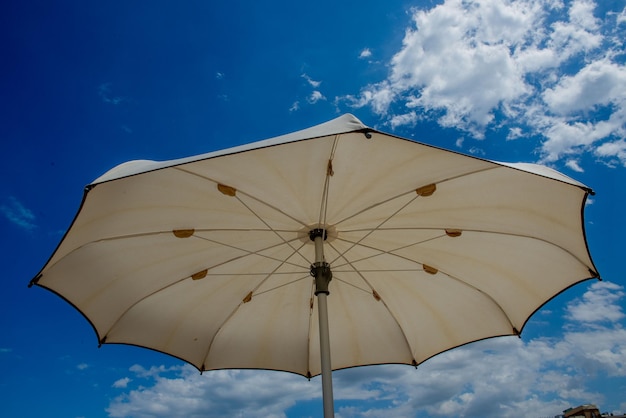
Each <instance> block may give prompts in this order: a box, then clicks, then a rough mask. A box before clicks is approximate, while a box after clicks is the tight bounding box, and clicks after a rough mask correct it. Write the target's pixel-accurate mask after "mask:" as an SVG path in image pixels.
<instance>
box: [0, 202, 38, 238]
mask: <svg viewBox="0 0 626 418" xmlns="http://www.w3.org/2000/svg"><path fill="white" fill-rule="evenodd" d="M0 213H2V214H3V215H4V217H5V218H7V220H9V221H10V222H11V223H13V224H15V225H17V226H19V227H21V228H24V229H26V230H29V231H30V230H33V229H35V228H36V227H37V225H36V224H35V220H36V218H35V214H34V213H33V211H31V210H30V209H28V208H26V207H25V206H24V205H23V204H22V202H20V201H19V200H18V199H17V198H16V197H14V196H9V197H8V199H7V202H6V203H5V204H2V205H0Z"/></svg>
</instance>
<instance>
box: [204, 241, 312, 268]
mask: <svg viewBox="0 0 626 418" xmlns="http://www.w3.org/2000/svg"><path fill="white" fill-rule="evenodd" d="M194 237H196V238H198V239H201V240H204V241H208V242H212V243H214V244H218V245H222V246H224V247H229V248H233V249H235V250H239V251H243V252H245V253H246V254H243V255H240V256H237V257H234V258H231V259H228V260H226V261H224V262H222V263H219V264H215V265H214V266H211V267H210V268H215V267H218V266H221V265H224V264H228V263H230V262H231V261H235V260H239V259H241V258H244V257H247V256H249V255H258V256H259V257H264V258H267V259H269V260H272V261H278V262H284V263H285V264H288V265H290V266H294V267H300V268H305V269H306V268H308V266H301V265H298V264H296V263H292V262H287V261H284V260H281V259H279V258H275V257H270V256H269V255H265V254H261V251H265V250H269V249H272V248H276V247H279V246H281V245H283V244H288V242H292V241H295V240H296V239H293V240H289V241H285V240H283V242H281V243H278V244H274V245H270V246H269V247H265V248H262V249H260V250H257V251H250V250H246V249H243V248H239V247H236V246H234V245H230V244H225V243H223V242H220V241H216V240H213V239H209V238H206V237H201V236H197V235H194ZM288 245H289V244H288ZM289 247H290V248H291V249H292V250H294V251H295V252H298V250H299V249H300V248H302V246H300V248H298V249H295V248H293V247H292V246H291V245H289ZM292 255H293V253H292Z"/></svg>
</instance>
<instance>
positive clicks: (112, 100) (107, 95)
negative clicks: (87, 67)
mask: <svg viewBox="0 0 626 418" xmlns="http://www.w3.org/2000/svg"><path fill="white" fill-rule="evenodd" d="M112 85H113V83H102V84H100V85H99V86H98V96H100V98H101V99H102V101H103V102H104V103H109V104H112V105H119V104H120V103H123V102H126V101H128V98H126V97H124V96H117V95H114V94H113V93H112V89H111V87H112Z"/></svg>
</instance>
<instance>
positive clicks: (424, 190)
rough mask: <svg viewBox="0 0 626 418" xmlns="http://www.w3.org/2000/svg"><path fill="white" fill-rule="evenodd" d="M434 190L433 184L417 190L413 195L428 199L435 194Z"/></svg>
mask: <svg viewBox="0 0 626 418" xmlns="http://www.w3.org/2000/svg"><path fill="white" fill-rule="evenodd" d="M435 190H437V185H436V184H434V183H433V184H428V185H426V186H422V187H420V188H418V189H417V190H415V193H417V194H418V195H420V196H423V197H428V196H432V194H433V193H435Z"/></svg>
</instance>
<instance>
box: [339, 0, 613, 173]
mask: <svg viewBox="0 0 626 418" xmlns="http://www.w3.org/2000/svg"><path fill="white" fill-rule="evenodd" d="M594 13H596V4H595V3H594V2H593V1H592V0H573V1H570V2H565V3H564V2H561V1H560V0H519V1H511V0H470V1H464V0H446V1H445V2H444V3H442V4H439V5H438V6H436V7H433V8H431V9H428V10H422V9H416V10H414V11H413V12H412V21H413V25H412V26H411V27H409V28H408V29H407V30H406V34H405V37H404V40H403V42H402V46H401V48H400V50H399V51H398V52H397V53H396V54H395V55H394V57H393V58H392V60H391V62H390V64H389V67H390V71H389V75H388V77H387V78H386V79H385V80H383V81H380V82H378V83H374V84H371V85H368V86H365V87H363V89H362V90H361V92H360V93H359V94H358V95H351V96H350V95H349V96H344V97H342V98H340V99H339V101H344V102H346V103H347V104H348V105H349V106H353V107H363V106H371V108H372V110H373V111H374V112H375V113H377V114H378V115H380V117H381V118H383V119H384V120H385V121H386V123H387V124H388V125H390V126H391V127H392V129H395V128H398V127H400V126H402V125H403V124H414V123H415V120H416V117H414V116H412V115H424V116H425V117H428V118H434V119H435V120H437V122H438V123H439V124H440V125H442V126H445V127H453V128H457V129H459V130H461V131H465V132H467V133H469V134H471V135H472V136H473V137H474V138H477V139H483V138H484V137H485V134H486V132H487V131H488V130H489V129H498V128H499V127H501V126H505V125H510V123H511V122H515V123H516V124H517V125H520V127H523V128H524V131H525V132H528V133H529V134H531V135H532V136H535V137H538V138H541V139H542V140H541V144H540V147H539V154H540V158H541V160H542V161H544V162H552V161H556V160H559V159H562V158H565V159H567V160H570V161H573V160H574V158H572V155H579V154H581V153H583V152H595V154H596V156H597V157H601V158H603V159H607V160H608V159H612V160H613V161H614V162H619V163H621V164H623V163H624V162H625V160H624V152H623V147H621V146H620V144H623V140H624V137H625V136H626V129H625V126H626V67H625V66H624V63H623V61H624V56H623V54H622V53H621V52H620V51H621V48H622V46H621V45H622V42H621V41H620V39H623V35H624V30H625V29H626V28H625V26H626V25H623V20H624V19H623V17H622V16H623V14H624V11H620V12H619V13H618V12H613V13H610V12H609V13H605V15H604V16H603V17H602V19H600V18H599V17H597V16H596V15H595V14H594ZM507 122H508V123H507ZM518 129H521V128H518ZM518 132H521V130H520V131H518ZM511 135H513V136H512V138H516V137H519V136H515V135H516V134H515V132H510V133H509V136H511ZM605 144H614V146H610V145H606V146H605ZM578 168H580V167H578Z"/></svg>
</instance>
